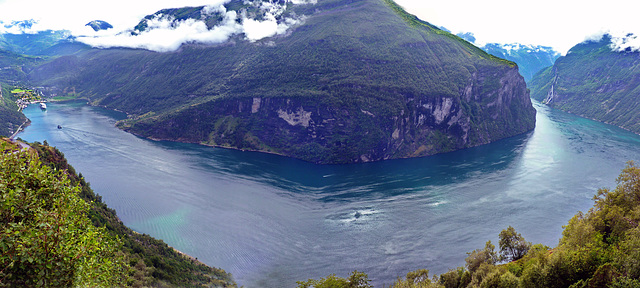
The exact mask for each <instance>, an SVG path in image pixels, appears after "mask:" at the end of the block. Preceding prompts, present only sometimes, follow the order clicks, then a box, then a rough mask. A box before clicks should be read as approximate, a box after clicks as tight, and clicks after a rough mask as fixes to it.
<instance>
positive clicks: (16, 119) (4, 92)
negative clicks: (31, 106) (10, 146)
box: [0, 83, 27, 137]
mask: <svg viewBox="0 0 640 288" xmlns="http://www.w3.org/2000/svg"><path fill="white" fill-rule="evenodd" d="M26 121H27V117H25V116H24V114H22V113H21V112H20V111H18V106H17V105H16V99H15V98H14V97H13V94H11V91H10V90H9V86H7V85H3V84H2V83H0V136H7V137H8V136H11V135H12V134H13V133H14V132H16V131H17V130H18V127H20V125H22V123H25V122H26Z"/></svg>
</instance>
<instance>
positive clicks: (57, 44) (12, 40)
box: [0, 30, 91, 56]
mask: <svg viewBox="0 0 640 288" xmlns="http://www.w3.org/2000/svg"><path fill="white" fill-rule="evenodd" d="M90 48H91V47H90V46H88V45H86V44H83V43H80V42H77V41H75V38H74V37H73V36H72V35H71V33H69V31H53V30H47V31H40V32H37V33H34V34H29V33H20V34H11V33H4V34H0V51H5V52H12V53H15V54H18V55H29V56H61V55H68V54H73V53H76V52H78V51H81V50H87V49H90Z"/></svg>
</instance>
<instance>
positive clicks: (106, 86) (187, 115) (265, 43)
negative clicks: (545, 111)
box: [30, 0, 535, 163]
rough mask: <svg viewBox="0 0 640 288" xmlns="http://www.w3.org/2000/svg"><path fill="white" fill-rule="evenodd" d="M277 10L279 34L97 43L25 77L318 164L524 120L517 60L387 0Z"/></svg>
mask: <svg viewBox="0 0 640 288" xmlns="http://www.w3.org/2000/svg"><path fill="white" fill-rule="evenodd" d="M242 3H243V2H241V1H231V2H230V3H228V4H226V6H227V9H232V8H234V7H235V9H244V8H243V7H244V6H243V5H242ZM178 12H180V11H177V10H176V13H178ZM183 12H184V11H183ZM192 12H193V11H192ZM286 13H295V14H296V15H305V17H306V18H305V20H304V23H303V24H301V25H299V26H297V27H295V28H292V30H291V31H290V32H288V33H287V35H282V36H275V37H271V38H266V39H263V40H260V41H256V42H250V41H246V40H244V39H241V38H240V36H237V37H235V38H232V39H231V40H230V41H229V42H227V43H224V44H219V45H215V46H211V45H208V46H207V45H198V44H191V45H184V46H183V47H181V48H180V49H179V50H178V51H176V52H168V53H156V52H150V51H144V50H131V49H104V50H97V49H94V50H91V51H86V52H82V53H79V54H75V55H72V56H66V57H60V58H58V59H56V60H54V61H52V62H50V63H48V64H46V65H42V66H40V67H38V68H37V69H35V70H34V71H33V72H32V73H31V74H30V79H31V80H32V81H33V82H34V83H37V84H38V85H49V86H57V87H60V88H74V89H75V91H76V92H79V93H80V94H81V95H82V96H83V97H86V98H88V99H89V100H90V101H91V103H93V104H94V105H101V106H106V107H107V108H112V109H118V110H121V111H124V112H126V113H128V114H129V115H130V116H131V117H130V119H128V120H127V121H123V122H122V123H119V126H120V127H122V128H124V129H126V130H128V131H130V132H132V133H135V134H138V135H141V136H145V137H150V138H155V139H165V140H174V141H183V142H193V143H200V144H206V145H215V146H222V147H232V148H238V149H248V150H258V151H266V152H272V153H278V154H283V155H288V156H293V157H297V158H301V159H304V160H308V161H312V162H317V163H349V162H367V161H375V160H382V159H391V158H403V157H417V156H425V155H431V154H435V153H441V152H448V151H453V150H456V149H461V148H466V147H472V146H477V145H481V144H486V143H489V142H491V141H495V140H498V139H501V138H505V137H509V136H513V135H516V134H520V133H524V132H526V131H529V130H531V129H533V127H534V123H535V110H534V109H533V107H532V105H531V103H530V100H529V95H528V92H527V90H526V85H525V83H524V80H523V79H522V77H521V76H520V75H519V74H518V72H517V67H516V65H515V63H513V62H509V61H506V60H503V59H499V58H497V57H495V56H492V55H489V54H487V53H485V52H483V51H482V50H480V49H478V48H477V47H475V46H473V45H472V44H470V43H468V42H466V41H463V40H462V39H460V38H459V37H457V36H455V35H451V34H449V33H448V32H445V31H442V30H440V29H438V28H436V27H434V26H432V25H431V24H429V23H427V22H424V21H421V20H419V19H417V18H416V17H415V16H413V15H410V14H407V13H406V12H404V11H403V10H402V8H400V7H399V6H397V5H396V4H395V3H393V2H392V1H389V0H320V1H318V3H317V4H306V5H294V6H288V8H287V12H286ZM187 14H188V13H187ZM141 23H142V22H141Z"/></svg>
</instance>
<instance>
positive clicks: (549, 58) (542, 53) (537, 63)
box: [457, 32, 560, 83]
mask: <svg viewBox="0 0 640 288" xmlns="http://www.w3.org/2000/svg"><path fill="white" fill-rule="evenodd" d="M457 35H458V36H459V37H460V38H462V39H465V40H467V41H469V42H471V43H475V41H476V38H475V36H474V34H473V33H469V32H467V33H458V34H457ZM480 49H482V50H484V51H486V52H487V53H489V54H491V55H493V56H496V57H500V58H503V59H507V60H510V61H513V62H516V63H517V64H518V67H519V68H520V74H522V76H523V77H524V80H525V81H527V83H529V81H530V80H531V79H532V78H533V75H535V74H536V73H537V72H538V71H540V70H542V69H544V68H547V67H549V66H552V65H553V63H554V62H555V61H556V59H558V57H560V53H559V52H557V51H555V50H553V48H551V47H547V46H540V45H523V44H518V43H511V44H500V43H488V44H485V45H483V46H480Z"/></svg>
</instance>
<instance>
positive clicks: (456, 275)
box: [298, 162, 640, 288]
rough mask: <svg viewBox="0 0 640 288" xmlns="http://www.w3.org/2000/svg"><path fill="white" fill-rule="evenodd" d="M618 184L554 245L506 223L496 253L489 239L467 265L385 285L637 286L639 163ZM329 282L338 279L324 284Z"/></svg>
mask: <svg viewBox="0 0 640 288" xmlns="http://www.w3.org/2000/svg"><path fill="white" fill-rule="evenodd" d="M617 183H618V185H617V187H616V188H615V189H614V190H609V189H606V188H604V189H599V190H598V192H597V194H596V195H595V197H594V198H593V199H594V201H595V204H594V206H593V208H591V209H590V210H589V211H588V212H587V213H582V212H579V213H578V214H576V215H575V216H574V217H573V218H571V220H569V223H568V224H567V225H566V226H564V231H563V232H562V238H561V239H560V242H559V245H558V246H557V247H556V248H553V249H550V248H549V247H546V246H544V245H541V244H535V245H531V243H529V242H526V241H525V240H524V238H523V237H522V235H520V234H519V233H517V232H516V231H515V229H514V228H513V227H508V228H507V229H505V230H503V231H502V232H501V233H500V234H499V238H500V254H498V252H496V251H495V246H494V245H493V244H492V243H491V241H488V242H487V243H486V245H485V247H484V248H483V249H478V250H474V251H473V252H471V253H467V254H468V255H469V256H468V257H467V258H466V260H465V262H466V265H465V267H458V268H456V269H452V270H449V272H446V273H444V274H441V275H434V276H433V277H432V278H430V277H429V271H428V270H424V269H423V270H417V271H413V272H410V273H408V274H407V276H406V278H405V279H398V280H397V281H395V282H394V283H393V284H392V285H391V286H389V287H395V288H400V287H402V288H404V287H407V288H409V287H446V288H461V287H514V288H516V287H523V288H526V287H532V288H534V287H572V288H579V287H585V288H586V287H640V262H639V259H640V227H638V223H639V222H640V167H636V166H635V165H634V163H632V162H630V163H629V164H628V165H627V167H626V168H624V170H622V173H621V174H620V176H619V177H618V179H617ZM355 273H356V272H354V275H355ZM358 273H360V272H358ZM358 275H360V276H359V277H360V278H363V279H368V278H367V275H366V274H362V273H360V274H358ZM333 282H335V283H341V284H338V285H336V286H323V285H328V284H327V283H333ZM309 283H311V284H313V285H315V286H313V287H369V286H348V285H353V283H355V282H353V281H350V280H349V279H343V278H339V277H335V275H331V276H329V277H327V278H323V279H320V280H313V281H312V280H309V281H307V282H298V285H299V287H310V286H309V285H310V284H309ZM345 283H346V284H345ZM304 285H307V286H304Z"/></svg>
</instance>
